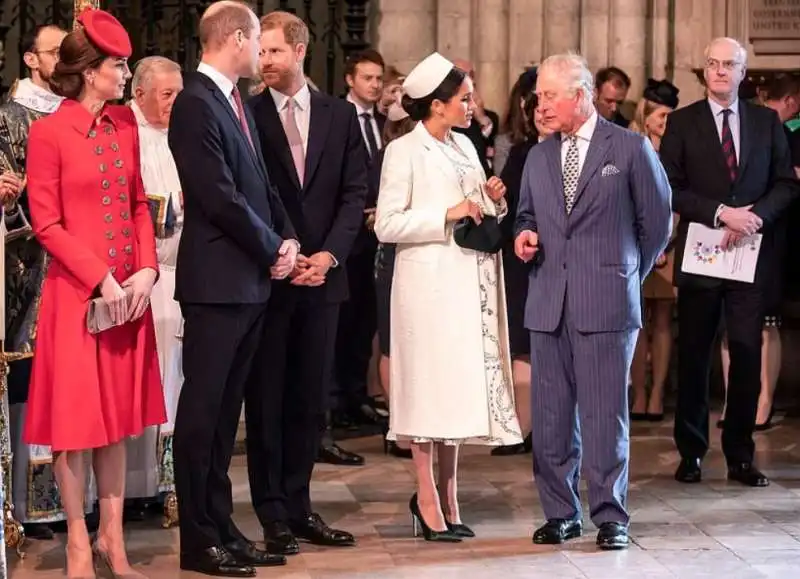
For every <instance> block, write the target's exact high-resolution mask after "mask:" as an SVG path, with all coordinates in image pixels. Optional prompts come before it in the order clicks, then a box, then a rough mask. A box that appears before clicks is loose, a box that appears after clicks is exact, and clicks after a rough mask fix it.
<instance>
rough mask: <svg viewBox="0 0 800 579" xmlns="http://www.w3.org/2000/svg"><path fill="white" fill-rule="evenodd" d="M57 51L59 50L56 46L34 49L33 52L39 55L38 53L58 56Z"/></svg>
mask: <svg viewBox="0 0 800 579" xmlns="http://www.w3.org/2000/svg"><path fill="white" fill-rule="evenodd" d="M58 51H59V48H58V47H56V48H51V49H50V50H34V51H33V53H34V54H37V55H39V54H49V55H50V56H52V57H53V58H58Z"/></svg>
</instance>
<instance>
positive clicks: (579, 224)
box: [515, 54, 672, 549]
mask: <svg viewBox="0 0 800 579" xmlns="http://www.w3.org/2000/svg"><path fill="white" fill-rule="evenodd" d="M536 94H537V95H538V97H539V109H538V112H540V113H541V115H542V117H543V120H544V123H545V124H546V125H547V126H548V128H551V129H552V130H553V131H554V132H555V133H556V134H555V135H554V137H553V138H550V139H549V140H547V141H546V142H544V143H542V144H540V145H539V146H538V147H534V148H533V149H532V150H531V153H530V155H529V156H528V160H527V162H526V164H525V172H524V175H523V179H522V188H521V192H520V202H519V211H518V217H517V222H516V232H517V238H516V241H515V250H516V253H517V255H518V256H519V257H520V258H521V259H522V260H523V261H533V267H532V269H531V273H530V278H529V289H528V301H527V305H526V310H525V327H526V328H528V330H529V331H530V335H531V354H532V360H531V362H532V364H531V365H532V367H533V376H532V385H533V388H532V405H533V408H532V411H533V454H534V466H533V471H534V475H535V477H536V484H537V486H538V489H539V496H540V498H541V501H542V507H543V509H544V513H545V516H546V518H547V522H546V524H544V525H543V526H542V527H540V528H539V529H537V530H536V531H535V532H534V535H533V542H534V543H537V544H557V543H562V542H564V541H565V540H567V539H571V538H574V537H577V536H579V535H580V534H581V532H582V528H583V527H582V523H581V502H580V498H579V496H578V481H579V478H580V468H581V459H582V458H583V465H584V469H583V472H584V475H585V477H586V479H587V483H588V487H589V505H590V516H591V519H592V521H593V522H594V523H595V525H597V527H598V528H599V532H598V535H597V544H598V546H599V547H600V548H603V549H623V548H625V547H627V545H628V520H629V517H628V511H627V491H628V460H629V438H628V372H629V369H630V364H631V359H632V357H633V350H634V345H635V344H636V337H637V334H638V331H639V328H640V327H641V325H642V306H641V284H642V281H643V280H644V278H645V277H646V276H647V274H648V273H649V272H650V269H651V268H652V266H653V264H654V262H655V260H656V258H657V257H658V255H659V254H660V253H661V252H662V251H663V250H664V248H665V247H666V245H667V241H668V239H669V235H670V232H671V228H672V213H671V209H670V188H669V183H668V181H667V176H666V174H665V173H664V169H663V168H662V166H661V163H660V162H659V160H658V157H657V155H656V153H655V151H654V150H653V148H652V146H651V145H650V143H649V141H648V140H647V139H645V138H643V137H641V136H639V135H636V134H634V133H632V132H630V131H627V130H625V129H622V128H620V127H618V126H616V125H614V124H612V123H610V122H608V121H606V120H604V119H601V118H599V117H598V115H597V111H596V110H595V108H594V105H593V104H592V74H591V72H590V71H589V69H588V67H587V66H586V62H585V61H584V60H583V59H582V58H581V57H580V56H577V55H574V54H564V55H556V56H551V57H550V58H548V59H547V60H545V61H544V63H543V64H542V65H541V67H540V68H539V78H538V81H537V84H536ZM576 411H577V412H576ZM581 434H582V435H583V437H582V438H583V444H582V443H581V440H580V439H581V436H580V435H581Z"/></svg>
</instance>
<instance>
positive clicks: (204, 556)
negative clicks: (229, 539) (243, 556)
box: [181, 547, 256, 577]
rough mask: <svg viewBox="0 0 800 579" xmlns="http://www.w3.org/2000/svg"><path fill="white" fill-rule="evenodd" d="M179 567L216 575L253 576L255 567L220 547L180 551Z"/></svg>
mask: <svg viewBox="0 0 800 579" xmlns="http://www.w3.org/2000/svg"><path fill="white" fill-rule="evenodd" d="M181 569H183V570H184V571H194V572H195V573H202V574H203V575H214V576H216V577H255V576H256V568H255V567H252V566H250V565H244V564H242V563H240V562H239V561H237V560H236V558H235V557H234V556H233V555H231V554H230V553H228V551H226V550H225V549H223V548H222V547H209V548H208V549H204V550H202V551H193V552H189V551H181Z"/></svg>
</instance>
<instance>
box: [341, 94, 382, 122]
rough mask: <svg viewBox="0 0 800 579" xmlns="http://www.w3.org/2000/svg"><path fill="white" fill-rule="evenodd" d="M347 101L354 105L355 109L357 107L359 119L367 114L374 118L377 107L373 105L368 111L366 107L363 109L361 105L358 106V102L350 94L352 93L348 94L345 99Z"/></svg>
mask: <svg viewBox="0 0 800 579" xmlns="http://www.w3.org/2000/svg"><path fill="white" fill-rule="evenodd" d="M345 100H347V102H349V103H352V105H353V106H354V107H356V114H357V115H358V116H359V117H361V115H363V114H365V113H366V114H368V115H369V116H371V117H374V116H375V105H372V106H371V107H369V108H368V109H367V108H364V107H362V106H361V105H360V104H358V103H357V102H356V100H355V99H354V98H353V97H352V96H351V94H350V93H347V97H345Z"/></svg>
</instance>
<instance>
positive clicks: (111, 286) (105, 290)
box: [100, 267, 157, 325]
mask: <svg viewBox="0 0 800 579" xmlns="http://www.w3.org/2000/svg"><path fill="white" fill-rule="evenodd" d="M156 276H157V272H156V271H155V270H153V269H150V268H149V267H147V268H144V269H141V270H139V271H137V272H136V273H135V274H133V275H132V276H130V277H129V278H128V279H126V280H125V281H123V282H122V284H121V285H120V284H119V283H118V282H117V280H116V279H114V276H113V275H112V274H111V272H109V273H108V274H106V277H105V278H104V279H103V282H102V283H101V284H100V295H101V296H102V297H103V301H105V303H106V304H108V309H109V312H110V314H111V321H112V322H113V323H114V324H116V325H120V324H124V323H126V322H131V321H134V320H138V319H139V318H141V317H142V316H143V315H144V313H145V312H146V311H147V306H149V305H150V294H152V293H153V285H154V284H155V283H156Z"/></svg>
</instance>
